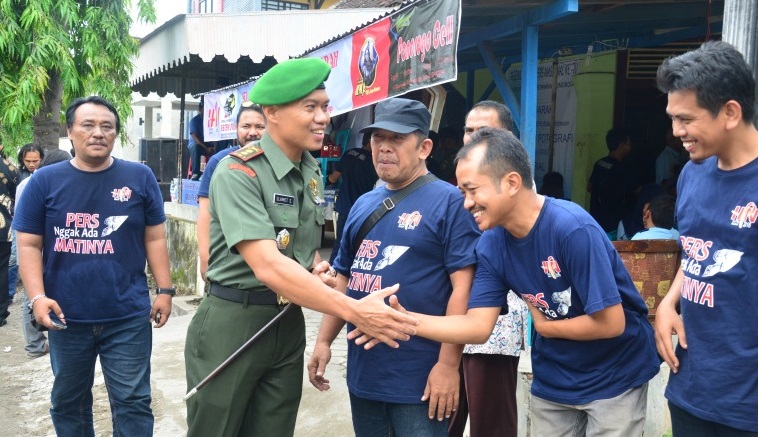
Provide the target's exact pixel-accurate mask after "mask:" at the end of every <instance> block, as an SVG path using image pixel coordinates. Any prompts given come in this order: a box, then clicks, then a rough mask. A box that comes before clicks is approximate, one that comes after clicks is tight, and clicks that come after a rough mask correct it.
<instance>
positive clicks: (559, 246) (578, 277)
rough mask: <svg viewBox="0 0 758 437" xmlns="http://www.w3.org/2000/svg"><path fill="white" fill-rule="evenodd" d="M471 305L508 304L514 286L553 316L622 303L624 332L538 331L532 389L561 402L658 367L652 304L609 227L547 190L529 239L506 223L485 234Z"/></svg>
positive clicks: (579, 399) (626, 384) (603, 391)
mask: <svg viewBox="0 0 758 437" xmlns="http://www.w3.org/2000/svg"><path fill="white" fill-rule="evenodd" d="M476 254H477V262H478V266H477V271H476V276H475V278H474V285H473V286H472V289H471V298H470V300H469V308H483V307H507V300H506V295H507V293H508V290H511V289H512V290H513V291H515V292H516V293H518V294H519V295H521V297H522V298H524V300H528V301H530V302H531V303H532V304H534V305H535V306H536V307H537V308H539V309H540V311H542V312H543V313H544V314H545V315H546V316H547V317H548V318H549V319H554V320H560V319H569V318H573V317H577V316H581V315H584V314H593V313H596V312H598V311H600V310H602V309H604V308H607V307H610V306H613V305H616V304H618V303H621V305H622V307H623V309H624V316H625V319H626V328H625V329H624V333H623V334H621V335H620V336H618V337H615V338H611V339H605V340H591V341H575V340H567V339H560V338H544V337H542V336H541V335H539V334H537V335H536V338H535V340H534V345H533V348H532V368H533V371H534V381H533V383H532V394H534V395H535V396H538V397H540V398H543V399H546V400H548V401H552V402H557V403H563V404H572V405H578V404H586V403H589V402H591V401H594V400H598V399H610V398H612V397H615V396H618V395H620V394H621V393H623V392H624V391H626V390H629V389H631V388H634V387H637V386H640V385H642V384H644V383H645V382H647V381H648V380H650V379H651V378H652V377H653V376H655V375H656V374H657V373H658V369H659V365H660V361H659V358H658V353H657V352H656V349H655V341H654V339H653V329H652V326H651V325H650V323H649V322H648V321H647V313H648V311H647V306H646V305H645V302H644V301H643V299H642V297H641V296H640V294H639V292H638V291H637V289H636V288H635V286H634V283H633V282H632V279H631V277H630V276H629V273H628V272H627V270H626V268H625V267H624V264H623V263H622V261H621V258H619V256H618V253H617V252H616V249H614V248H613V246H612V245H611V243H610V241H609V240H608V238H607V237H606V236H605V232H603V230H602V229H601V228H600V226H599V225H598V224H597V223H596V222H595V221H594V220H593V219H592V217H590V215H589V214H588V213H587V212H586V211H585V210H583V209H582V208H581V207H579V206H578V205H576V204H575V203H572V202H568V201H564V200H556V199H553V198H550V197H545V205H544V206H543V208H542V211H541V212H540V215H539V217H538V218H537V222H536V223H535V225H534V227H533V228H532V230H531V231H530V232H529V234H528V235H527V236H526V237H524V238H515V237H513V236H512V235H510V234H509V233H508V231H506V230H505V229H504V228H502V227H496V228H494V229H491V230H488V231H486V232H484V234H482V237H481V238H480V239H479V243H478V244H477V246H476Z"/></svg>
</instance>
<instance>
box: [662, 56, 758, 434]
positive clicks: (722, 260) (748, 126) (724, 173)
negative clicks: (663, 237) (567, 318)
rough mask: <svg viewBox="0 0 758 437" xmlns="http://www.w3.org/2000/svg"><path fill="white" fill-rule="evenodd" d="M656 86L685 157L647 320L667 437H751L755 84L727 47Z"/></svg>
mask: <svg viewBox="0 0 758 437" xmlns="http://www.w3.org/2000/svg"><path fill="white" fill-rule="evenodd" d="M657 81H658V88H659V89H660V90H661V91H662V92H665V93H667V94H668V105H667V106H666V113H667V114H668V115H669V117H671V121H672V127H673V133H674V135H676V136H677V137H679V138H680V139H681V140H682V143H683V144H684V148H685V150H686V151H687V153H689V156H690V162H688V163H687V164H686V165H685V166H684V168H683V169H682V173H681V175H680V176H679V181H678V183H677V193H678V195H679V197H678V198H677V205H676V215H677V224H678V226H679V232H680V236H679V241H680V246H681V247H682V263H681V266H680V269H679V272H678V273H677V275H676V278H675V279H674V281H673V282H672V285H671V289H670V291H669V292H668V294H667V295H666V297H665V298H664V299H663V300H662V301H661V303H660V305H659V306H658V310H657V312H656V316H655V318H656V320H655V333H656V344H657V346H658V351H659V352H660V354H661V356H663V358H664V359H665V360H666V363H668V365H669V366H670V367H671V371H672V374H671V375H670V377H669V382H668V386H667V387H666V398H667V399H668V401H669V411H670V413H671V425H672V431H673V434H674V437H710V436H722V437H758V414H757V413H758V371H756V367H758V335H756V332H758V317H756V313H758V287H756V285H755V274H756V271H758V252H756V247H758V226H757V223H756V222H758V206H756V205H758V189H756V187H758V130H757V129H756V126H755V124H754V123H755V115H756V105H755V97H756V95H755V78H754V77H753V73H752V72H751V68H750V66H749V65H748V64H747V63H746V62H745V59H744V58H743V57H742V54H740V52H739V51H737V49H736V48H734V47H732V46H731V45H729V44H728V43H725V42H721V41H710V42H707V43H705V44H703V45H702V46H701V47H700V48H698V49H696V50H693V51H691V52H687V53H685V54H683V55H680V56H677V57H675V58H670V59H667V60H666V61H664V62H663V64H661V66H660V67H659V68H658V75H657ZM678 311H679V312H680V314H681V316H680V314H678V313H677V312H678ZM673 333H676V334H677V336H678V337H679V345H678V346H677V347H676V351H675V350H674V345H673V342H672V334H673Z"/></svg>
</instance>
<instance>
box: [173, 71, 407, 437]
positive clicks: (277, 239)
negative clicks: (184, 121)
mask: <svg viewBox="0 0 758 437" xmlns="http://www.w3.org/2000/svg"><path fill="white" fill-rule="evenodd" d="M330 71H331V69H330V67H329V64H327V63H326V62H324V61H323V60H321V59H316V58H305V59H294V60H290V61H285V62H282V63H280V64H277V65H276V66H274V67H273V68H271V70H269V71H268V72H267V73H266V74H264V75H263V77H262V78H261V79H260V80H258V82H257V83H256V84H255V86H254V88H253V91H252V93H251V95H250V99H251V100H252V101H253V102H255V103H258V104H260V105H261V106H262V108H263V112H264V114H265V116H266V121H267V125H266V133H264V134H263V137H262V138H261V140H260V142H258V143H253V144H252V145H248V146H247V147H244V148H242V149H240V150H238V151H236V152H234V153H231V154H230V155H229V156H227V157H226V158H224V159H223V160H221V161H220V162H219V164H218V167H217V169H216V171H215V173H214V174H213V179H212V182H211V187H210V196H209V199H210V215H211V222H210V260H209V266H208V271H207V278H208V281H210V282H211V286H210V289H209V292H208V294H207V295H206V296H205V297H204V298H203V301H202V303H201V304H200V307H199V308H198V310H197V312H196V314H195V316H194V317H193V319H192V321H191V323H190V326H189V328H188V331H187V341H186V345H185V351H184V355H185V362H186V369H187V385H188V388H192V387H194V386H195V385H197V384H198V383H199V382H200V381H201V380H203V378H205V377H206V376H207V375H208V374H210V373H211V371H213V370H214V369H215V368H216V367H217V366H218V365H219V364H221V363H222V362H223V361H224V360H225V359H226V358H227V357H229V356H230V355H231V354H232V353H233V352H235V351H236V350H237V349H238V348H239V347H240V346H242V345H243V344H244V343H245V342H246V341H247V340H248V339H249V338H250V337H252V336H253V335H254V334H255V333H256V332H258V331H259V330H260V329H261V327H263V326H264V325H266V324H267V323H268V322H270V321H271V320H272V319H273V318H274V317H275V316H277V315H278V314H279V313H280V312H281V311H283V310H284V308H285V305H286V302H287V301H288V300H289V301H292V302H293V303H294V304H296V305H299V306H304V307H307V308H311V309H314V310H317V311H321V312H327V313H330V314H333V315H335V316H338V317H340V318H343V319H346V320H350V321H351V322H353V323H355V324H356V325H358V326H361V327H362V329H368V330H370V331H372V332H373V333H375V334H376V335H377V336H378V337H379V338H381V339H382V340H384V341H385V342H386V343H387V344H389V345H391V346H393V347H397V346H398V345H397V343H396V341H395V340H407V339H408V338H409V336H408V334H412V333H413V332H414V328H413V324H412V322H414V320H413V319H412V318H411V317H409V316H406V315H403V314H401V313H398V312H396V311H394V310H392V309H391V308H389V307H388V306H387V305H385V304H384V301H383V300H382V299H383V298H384V297H386V296H388V295H389V294H391V293H393V292H395V291H397V287H390V288H388V289H384V290H378V291H377V292H376V293H374V294H373V295H372V296H371V297H369V298H366V299H363V300H360V301H358V300H354V299H350V298H348V297H347V296H345V294H343V293H340V292H338V291H336V290H334V289H333V288H330V287H329V286H327V285H325V283H324V282H322V280H324V281H325V282H330V280H331V282H333V279H334V278H327V275H326V274H325V273H323V272H326V271H327V269H328V267H329V265H328V263H327V262H325V261H324V262H320V259H319V257H318V252H317V249H318V248H319V245H320V243H321V226H322V225H323V224H324V215H323V203H324V201H323V186H322V185H323V184H322V176H321V171H320V166H319V163H318V161H316V160H315V159H314V158H313V157H312V156H311V155H310V153H309V152H310V151H314V150H319V149H320V148H321V144H322V141H323V139H324V129H325V128H326V126H327V124H328V123H329V109H328V108H329V97H328V96H327V94H326V90H325V86H324V81H325V80H326V78H327V76H329V73H330ZM310 269H313V271H314V273H315V274H311V273H309V271H308V270H310ZM319 273H321V278H319V277H317V276H316V275H317V274H319ZM299 306H294V307H292V308H290V309H289V310H288V311H287V313H286V314H284V315H283V316H282V318H281V319H280V320H279V322H278V323H277V324H276V325H275V326H274V327H272V328H271V330H269V331H267V332H266V333H265V334H264V335H262V336H261V337H260V338H259V340H258V341H257V342H256V343H254V344H253V345H252V346H251V347H250V348H249V349H247V350H246V351H245V352H244V353H243V354H242V355H240V356H239V358H238V360H237V361H236V362H235V363H233V364H232V365H231V366H229V367H227V368H226V369H225V370H224V371H223V372H221V373H219V374H218V375H217V376H216V377H215V378H214V379H213V380H211V381H210V383H209V384H208V385H206V386H205V387H204V388H203V389H202V390H200V391H199V392H197V395H195V396H194V397H192V398H190V399H189V401H188V402H187V422H188V425H189V432H188V436H190V437H193V436H202V437H206V436H214V437H227V436H228V437H232V436H291V435H293V433H294V429H295V419H296V417H297V409H298V405H299V404H300V396H301V391H302V378H303V351H304V349H305V321H304V318H303V312H302V310H301V309H300V307H299Z"/></svg>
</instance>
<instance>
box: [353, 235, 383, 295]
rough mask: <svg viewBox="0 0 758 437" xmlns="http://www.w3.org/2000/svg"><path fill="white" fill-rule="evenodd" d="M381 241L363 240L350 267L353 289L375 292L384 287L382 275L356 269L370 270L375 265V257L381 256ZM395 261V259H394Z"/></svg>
mask: <svg viewBox="0 0 758 437" xmlns="http://www.w3.org/2000/svg"><path fill="white" fill-rule="evenodd" d="M381 245H382V242H381V241H376V240H368V239H366V240H363V242H361V246H360V247H359V248H358V252H357V253H356V254H355V259H354V260H353V265H352V266H351V267H350V281H349V282H348V288H350V289H351V290H357V291H362V292H364V293H373V292H375V291H379V290H381V289H382V276H381V275H373V274H371V273H363V272H357V271H356V270H363V271H370V270H372V268H373V266H374V261H373V260H374V258H376V257H377V256H379V246H381ZM393 262H394V261H393Z"/></svg>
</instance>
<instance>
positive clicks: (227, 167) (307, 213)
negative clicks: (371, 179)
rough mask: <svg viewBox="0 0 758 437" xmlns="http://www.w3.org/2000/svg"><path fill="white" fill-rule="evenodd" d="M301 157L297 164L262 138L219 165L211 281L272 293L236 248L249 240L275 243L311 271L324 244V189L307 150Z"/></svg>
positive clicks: (213, 192) (215, 181)
mask: <svg viewBox="0 0 758 437" xmlns="http://www.w3.org/2000/svg"><path fill="white" fill-rule="evenodd" d="M261 151H262V152H261ZM238 154H239V155H241V156H243V158H239V157H237V156H234V155H238ZM301 159H302V161H301V162H300V163H299V166H298V163H293V162H292V161H290V160H289V158H287V157H286V156H285V155H284V153H283V152H282V151H281V149H279V147H278V146H277V145H276V143H274V141H273V140H272V139H271V137H270V136H269V135H268V134H264V135H263V138H261V140H260V141H259V142H257V143H255V144H253V145H250V146H247V147H244V148H242V149H240V150H239V151H237V152H235V153H233V154H230V155H229V156H227V157H226V158H224V159H222V160H221V161H220V162H219V164H218V167H217V168H216V171H215V172H214V173H213V178H212V180H211V187H210V194H209V199H210V213H211V229H210V260H209V266H208V272H207V277H208V279H209V280H210V281H212V282H217V283H219V284H221V285H223V286H225V287H230V288H237V289H240V290H254V291H266V290H268V288H267V287H266V286H265V285H263V284H262V283H261V282H260V281H259V280H258V279H257V278H256V277H255V274H254V273H253V271H252V270H251V269H250V266H248V265H247V263H246V262H245V260H244V259H242V256H241V255H239V253H237V250H236V249H235V248H234V246H235V245H236V244H237V243H239V242H241V241H248V240H276V243H277V247H278V248H279V251H280V252H281V253H282V254H283V255H285V256H287V257H288V258H292V259H294V260H295V261H296V262H298V263H299V264H300V265H301V266H303V267H305V268H310V266H311V264H312V263H313V256H314V253H315V251H316V249H318V248H319V246H320V244H321V226H323V224H324V213H323V197H324V191H323V179H322V177H321V167H320V166H319V163H318V161H316V159H315V158H313V157H312V156H311V155H310V154H309V153H307V152H304V153H303V154H302V158H301Z"/></svg>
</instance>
